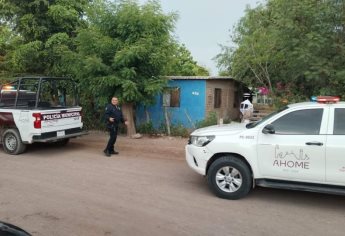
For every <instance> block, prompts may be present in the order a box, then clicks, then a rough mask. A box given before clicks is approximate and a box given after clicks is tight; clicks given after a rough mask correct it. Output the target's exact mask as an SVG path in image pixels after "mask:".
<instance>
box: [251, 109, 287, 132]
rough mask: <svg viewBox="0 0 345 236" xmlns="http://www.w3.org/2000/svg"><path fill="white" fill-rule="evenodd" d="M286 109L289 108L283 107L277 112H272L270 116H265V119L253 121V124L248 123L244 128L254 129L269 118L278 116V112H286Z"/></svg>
mask: <svg viewBox="0 0 345 236" xmlns="http://www.w3.org/2000/svg"><path fill="white" fill-rule="evenodd" d="M288 108H289V107H288V106H285V107H283V108H281V109H279V110H277V111H274V112H272V113H271V114H269V115H267V116H265V117H264V118H262V119H261V120H258V121H255V122H250V123H248V124H247V125H246V128H247V129H251V128H254V127H256V126H258V125H260V124H262V123H264V122H265V121H266V120H268V119H270V118H271V117H273V116H274V115H276V114H278V113H280V112H282V111H284V110H286V109H288Z"/></svg>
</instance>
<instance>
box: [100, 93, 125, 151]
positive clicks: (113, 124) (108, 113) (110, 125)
mask: <svg viewBox="0 0 345 236" xmlns="http://www.w3.org/2000/svg"><path fill="white" fill-rule="evenodd" d="M118 104H119V100H118V99H117V97H113V98H112V99H111V103H110V104H108V105H107V107H106V108H105V120H106V125H107V129H108V131H109V134H110V137H109V141H108V144H107V147H106V148H105V150H104V154H105V155H106V156H107V157H110V155H111V154H119V153H118V152H117V151H115V149H114V145H115V142H116V138H117V131H118V128H119V124H120V122H121V123H124V124H125V125H127V124H128V122H127V121H125V119H124V118H123V114H122V111H121V109H120V107H119V106H118Z"/></svg>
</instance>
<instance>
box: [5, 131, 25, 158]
mask: <svg viewBox="0 0 345 236" xmlns="http://www.w3.org/2000/svg"><path fill="white" fill-rule="evenodd" d="M2 146H3V148H4V151H5V152H6V153H8V154H11V155H18V154H21V153H23V152H24V151H25V149H26V144H24V143H23V142H22V139H21V137H20V134H19V131H18V130H17V129H7V130H5V132H4V133H3V134H2Z"/></svg>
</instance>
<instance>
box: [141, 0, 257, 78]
mask: <svg viewBox="0 0 345 236" xmlns="http://www.w3.org/2000/svg"><path fill="white" fill-rule="evenodd" d="M139 2H140V3H145V2H146V0H139ZM160 2H161V6H162V9H163V11H164V12H165V13H170V12H176V13H177V14H178V15H179V18H178V21H177V23H176V28H175V37H176V38H177V40H178V41H179V42H180V43H183V44H185V45H186V47H187V48H188V49H189V51H190V52H191V54H192V56H193V58H194V60H196V61H197V62H198V64H199V65H201V66H204V67H206V68H207V69H208V70H209V71H210V74H211V75H218V68H217V66H216V62H215V61H214V60H213V58H214V57H215V56H216V55H217V54H219V53H220V52H221V49H220V46H219V44H222V45H228V46H229V45H231V40H230V33H231V30H232V29H233V26H234V25H236V23H237V22H238V21H239V20H240V18H241V17H242V16H244V14H245V9H246V6H249V7H250V8H254V7H255V6H257V5H258V4H259V3H262V2H264V0H160Z"/></svg>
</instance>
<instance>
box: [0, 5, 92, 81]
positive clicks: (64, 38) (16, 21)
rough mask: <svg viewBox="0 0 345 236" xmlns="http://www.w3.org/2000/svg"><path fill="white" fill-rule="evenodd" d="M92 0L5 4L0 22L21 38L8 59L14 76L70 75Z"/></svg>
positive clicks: (0, 15) (0, 10)
mask: <svg viewBox="0 0 345 236" xmlns="http://www.w3.org/2000/svg"><path fill="white" fill-rule="evenodd" d="M88 3H89V1H88V0H75V1H69V0H49V1H48V0H31V1H27V0H2V1H0V22H5V23H6V24H7V25H8V26H10V28H11V31H12V32H13V33H14V34H15V35H17V36H18V37H19V38H20V40H21V41H20V42H18V40H17V45H16V47H15V48H14V50H11V51H9V52H8V54H7V56H6V60H7V70H8V71H10V72H12V73H21V74H22V73H26V74H46V75H50V74H51V75H52V74H54V75H66V74H69V71H68V70H67V68H69V67H70V66H69V65H70V61H69V56H70V55H72V54H71V52H72V51H73V50H74V46H73V41H72V39H73V38H74V37H75V34H76V29H77V28H79V27H82V26H84V25H85V20H84V19H83V16H84V9H85V7H86V6H87V4H88ZM66 60H67V61H66Z"/></svg>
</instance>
